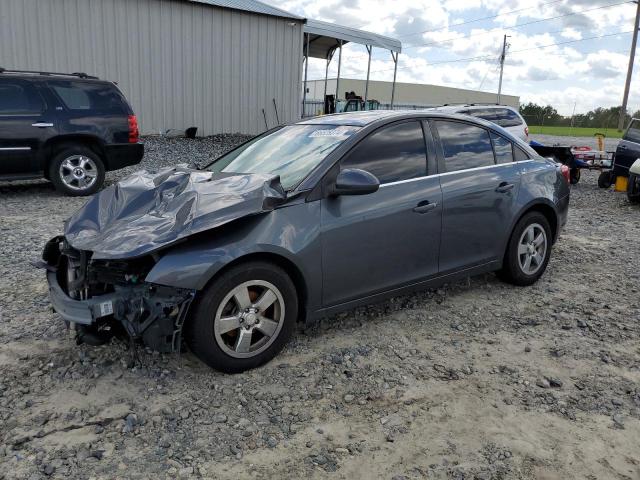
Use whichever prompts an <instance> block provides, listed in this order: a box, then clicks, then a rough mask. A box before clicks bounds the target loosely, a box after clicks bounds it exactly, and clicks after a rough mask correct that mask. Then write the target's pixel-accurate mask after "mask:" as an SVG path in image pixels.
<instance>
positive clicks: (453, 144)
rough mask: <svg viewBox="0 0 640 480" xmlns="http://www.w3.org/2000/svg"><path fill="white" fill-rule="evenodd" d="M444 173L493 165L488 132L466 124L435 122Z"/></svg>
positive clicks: (493, 160)
mask: <svg viewBox="0 0 640 480" xmlns="http://www.w3.org/2000/svg"><path fill="white" fill-rule="evenodd" d="M435 124H436V128H437V130H438V136H439V137H440V144H441V145H442V154H443V156H444V165H445V171H446V172H456V171H459V170H466V169H469V168H477V167H487V166H491V165H495V159H494V157H493V147H492V146H491V139H490V138H489V132H487V131H486V130H485V129H484V128H481V127H478V126H475V125H469V124H467V123H458V122H448V121H436V122H435Z"/></svg>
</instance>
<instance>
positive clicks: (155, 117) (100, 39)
mask: <svg viewBox="0 0 640 480" xmlns="http://www.w3.org/2000/svg"><path fill="white" fill-rule="evenodd" d="M303 25H304V19H303V18H301V17H297V16H295V15H292V14H290V13H288V12H285V11H283V10H280V9H277V8H274V7H271V6H268V5H265V4H263V3H261V2H257V1H254V0H0V67H4V68H6V69H21V70H39V71H43V70H44V71H53V72H85V73H88V74H90V75H97V76H99V77H100V78H103V79H108V80H113V81H116V82H118V85H119V86H120V88H121V89H122V90H123V92H124V93H125V95H126V96H127V98H128V99H129V101H130V102H131V103H132V105H133V108H134V110H135V111H136V113H137V115H138V117H139V120H140V125H141V130H142V133H146V134H148V133H159V132H166V131H167V130H169V129H178V130H184V129H185V128H187V127H190V126H197V127H198V134H199V135H211V134H214V133H236V132H240V133H248V134H255V133H259V132H262V131H264V130H265V118H264V116H263V112H262V110H263V109H264V111H265V114H266V116H267V123H268V125H269V127H273V126H275V125H276V114H275V108H276V107H274V99H275V104H276V105H277V110H278V116H279V120H280V122H289V121H294V120H296V119H298V118H299V115H300V107H301V103H300V101H299V99H300V98H301V96H302V93H301V88H302V87H301V83H300V78H301V74H302V70H301V68H302V66H301V65H302V57H303V54H302V46H303V41H302V35H303Z"/></svg>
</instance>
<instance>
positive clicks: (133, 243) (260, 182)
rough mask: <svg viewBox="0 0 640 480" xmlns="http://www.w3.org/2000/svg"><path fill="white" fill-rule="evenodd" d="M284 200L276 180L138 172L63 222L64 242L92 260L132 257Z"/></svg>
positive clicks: (181, 168) (180, 170) (182, 170)
mask: <svg viewBox="0 0 640 480" xmlns="http://www.w3.org/2000/svg"><path fill="white" fill-rule="evenodd" d="M285 200H286V193H285V191H284V189H283V188H282V185H281V184H280V177H279V176H277V175H271V174H235V173H211V172H207V171H202V170H194V169H191V168H188V167H187V166H186V165H178V166H176V167H171V168H165V169H162V170H159V171H157V172H152V171H147V170H143V171H140V172H137V173H134V174H133V175H130V176H129V177H126V178H125V179H123V180H121V181H119V182H118V183H116V184H114V185H111V186H109V187H107V188H105V189H104V190H102V191H101V192H99V193H97V194H96V195H94V196H93V197H92V198H91V199H90V200H89V201H88V202H87V203H86V204H85V205H84V206H83V207H82V208H80V210H78V211H77V212H76V213H75V214H74V215H73V216H72V217H71V218H69V220H67V221H66V223H65V238H66V240H67V242H68V243H69V244H70V245H71V246H72V247H74V248H76V249H78V250H88V251H91V252H93V256H92V258H95V259H113V258H118V259H125V258H132V257H138V256H141V255H145V254H148V253H151V252H153V251H155V250H158V249H160V248H162V247H166V246H168V245H171V244H173V243H175V242H177V241H179V240H182V239H184V238H186V237H188V236H190V235H193V234H195V233H198V232H203V231H205V230H210V229H212V228H215V227H219V226H221V225H224V224H225V223H228V222H230V221H232V220H236V219H238V218H241V217H245V216H248V215H255V214H259V213H263V212H267V211H270V210H273V209H274V208H275V207H276V206H277V205H279V204H281V203H283V202H284V201H285Z"/></svg>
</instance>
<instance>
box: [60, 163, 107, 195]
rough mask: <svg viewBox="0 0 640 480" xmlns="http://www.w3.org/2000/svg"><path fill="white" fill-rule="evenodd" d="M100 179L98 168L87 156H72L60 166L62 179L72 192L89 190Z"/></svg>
mask: <svg viewBox="0 0 640 480" xmlns="http://www.w3.org/2000/svg"><path fill="white" fill-rule="evenodd" d="M97 178H98V167H97V166H96V164H95V162H94V161H93V160H92V159H91V158H89V157H87V156H85V155H72V156H70V157H67V158H65V159H64V160H63V161H62V163H61V164H60V179H61V180H62V183H64V184H65V185H66V186H67V187H69V188H70V189H71V190H87V189H89V188H91V187H92V186H93V184H94V183H95V182H96V179H97Z"/></svg>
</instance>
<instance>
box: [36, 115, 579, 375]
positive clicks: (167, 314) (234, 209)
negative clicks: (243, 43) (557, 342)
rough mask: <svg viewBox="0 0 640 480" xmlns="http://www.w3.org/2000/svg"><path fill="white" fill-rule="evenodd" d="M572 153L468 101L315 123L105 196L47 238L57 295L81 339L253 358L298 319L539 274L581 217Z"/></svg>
mask: <svg viewBox="0 0 640 480" xmlns="http://www.w3.org/2000/svg"><path fill="white" fill-rule="evenodd" d="M561 168H562V167H561V166H560V165H558V164H556V163H554V162H552V161H550V160H547V159H544V158H542V157H540V156H539V155H537V154H536V153H535V152H534V151H533V150H532V149H531V148H530V147H529V146H528V145H527V144H525V143H524V142H522V141H521V140H519V139H517V138H515V137H513V136H512V135H510V134H509V133H508V132H506V131H505V130H503V129H501V128H500V127H498V126H496V125H494V124H492V123H489V122H485V121H482V120H476V119H472V118H470V117H467V116H457V115H450V114H442V113H436V112H431V113H429V112H413V113H409V112H384V111H372V112H358V113H347V114H338V115H328V116H324V117H319V118H313V119H310V120H305V121H301V122H298V123H296V124H293V125H287V126H283V127H279V128H277V129H274V130H271V131H269V132H266V133H264V134H263V135H261V136H259V137H256V138H254V139H252V140H250V141H249V142H247V143H245V144H243V145H241V146H240V147H238V148H236V149H235V150H233V151H231V152H229V153H227V154H226V155H224V156H222V157H220V158H219V159H217V160H215V161H214V162H213V163H212V164H210V165H209V166H208V167H206V168H204V169H201V170H193V169H189V168H187V167H186V166H177V167H175V168H169V169H165V170H161V171H159V172H148V171H143V172H138V173H136V174H134V175H132V176H130V177H128V178H126V179H124V180H122V181H121V182H119V183H118V184H116V185H112V186H110V187H108V188H107V189H105V190H103V191H102V192H100V193H99V194H97V195H96V196H94V197H93V198H92V199H91V200H89V202H88V203H87V204H86V205H85V206H84V207H83V208H82V209H80V210H79V211H78V212H77V213H76V214H74V216H73V217H71V218H70V219H69V220H68V221H67V223H66V225H65V232H64V235H62V236H59V237H56V238H54V239H52V240H51V241H49V242H48V243H47V245H46V247H45V250H44V254H43V260H44V262H43V266H45V267H46V268H47V270H48V271H47V278H48V282H49V288H50V298H51V303H52V305H53V307H54V309H55V310H56V311H57V312H58V313H59V314H60V316H61V317H62V318H63V319H64V320H66V321H67V322H68V323H69V324H70V325H71V326H73V327H74V328H75V330H76V332H77V335H78V340H79V341H84V342H87V343H92V344H97V343H102V342H104V341H106V340H108V339H109V337H110V336H111V335H113V334H114V333H116V332H120V334H121V335H125V336H127V337H128V338H130V339H131V340H132V341H135V342H141V343H144V344H145V345H147V346H148V347H150V348H153V349H155V350H158V351H172V350H177V349H179V348H180V347H181V344H182V340H183V339H184V340H186V344H187V345H188V346H189V347H190V348H191V350H192V351H193V352H194V353H195V354H196V355H197V356H198V357H199V358H201V359H202V360H203V361H204V362H206V363H207V364H208V365H210V366H211V367H213V368H216V369H218V370H222V371H225V372H240V371H243V370H246V369H249V368H253V367H257V366H259V365H261V364H263V363H265V362H267V361H268V360H270V359H271V358H273V357H274V356H275V355H276V354H277V353H278V352H279V351H280V349H282V347H283V346H284V345H285V344H286V343H287V340H288V339H289V338H290V337H291V335H292V333H293V332H294V329H295V324H296V322H298V321H305V322H311V321H314V320H317V319H319V318H321V317H323V316H326V315H331V314H333V313H335V312H338V311H341V310H345V309H351V308H353V307H356V306H358V305H363V304H368V303H371V302H376V301H380V300H383V299H385V298H388V297H390V296H394V295H400V294H405V293H408V292H411V291H414V290H417V289H424V288H429V287H434V286H437V285H440V284H442V283H445V282H451V281H454V280H456V279H458V278H462V277H467V276H470V275H476V274H480V273H484V272H491V271H495V272H497V274H498V275H499V276H500V278H502V279H504V280H505V281H507V282H510V283H512V284H515V285H530V284H532V283H533V282H535V281H536V280H537V279H538V278H540V276H541V275H542V274H543V272H544V271H545V268H546V266H547V262H548V261H549V256H550V254H551V248H552V245H553V243H554V242H555V241H556V239H557V238H558V233H559V232H560V229H561V228H562V226H563V225H564V224H565V222H566V219H567V210H568V204H569V186H568V182H567V179H566V178H565V176H563V172H561Z"/></svg>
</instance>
